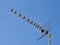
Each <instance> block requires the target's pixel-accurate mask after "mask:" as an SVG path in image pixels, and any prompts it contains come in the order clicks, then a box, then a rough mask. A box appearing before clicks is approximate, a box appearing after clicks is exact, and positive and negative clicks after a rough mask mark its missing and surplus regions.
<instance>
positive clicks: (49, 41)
mask: <svg viewBox="0 0 60 45" xmlns="http://www.w3.org/2000/svg"><path fill="white" fill-rule="evenodd" d="M48 45H51V34H48Z"/></svg>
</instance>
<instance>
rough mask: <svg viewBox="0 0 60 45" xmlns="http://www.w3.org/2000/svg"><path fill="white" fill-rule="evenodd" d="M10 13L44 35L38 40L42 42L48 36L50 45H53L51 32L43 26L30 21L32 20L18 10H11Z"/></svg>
mask: <svg viewBox="0 0 60 45" xmlns="http://www.w3.org/2000/svg"><path fill="white" fill-rule="evenodd" d="M10 12H12V13H13V14H15V15H17V16H18V17H19V18H21V19H23V20H24V21H26V22H28V23H29V24H30V25H32V26H33V27H35V28H36V29H38V30H39V31H40V32H41V33H42V36H41V37H40V38H38V40H40V39H41V38H43V37H44V36H45V35H47V34H48V45H51V35H50V34H49V32H50V31H49V30H48V29H44V28H43V26H41V25H39V24H37V23H35V22H34V21H32V20H30V18H27V17H26V16H23V15H22V13H18V12H17V10H15V9H13V8H12V9H11V10H10Z"/></svg>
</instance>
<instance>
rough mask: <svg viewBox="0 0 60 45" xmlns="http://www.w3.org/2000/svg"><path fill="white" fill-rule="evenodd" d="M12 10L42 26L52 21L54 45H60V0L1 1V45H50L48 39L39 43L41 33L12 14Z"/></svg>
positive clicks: (43, 39)
mask: <svg viewBox="0 0 60 45" xmlns="http://www.w3.org/2000/svg"><path fill="white" fill-rule="evenodd" d="M11 8H14V9H16V10H17V11H18V12H22V14H23V15H25V16H27V17H28V18H31V19H32V20H33V21H35V22H37V23H38V24H41V25H44V24H45V23H46V22H48V20H50V23H51V25H52V28H51V29H52V31H51V32H50V33H51V34H52V45H60V35H59V34H60V1H59V0H0V45H48V37H47V36H45V37H44V38H42V39H41V40H39V41H37V39H38V38H39V37H40V36H41V35H40V32H39V31H38V30H37V29H35V28H34V27H32V26H31V25H30V24H28V23H26V22H25V21H23V20H22V19H20V18H19V17H17V16H15V15H14V14H12V13H10V9H11Z"/></svg>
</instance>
